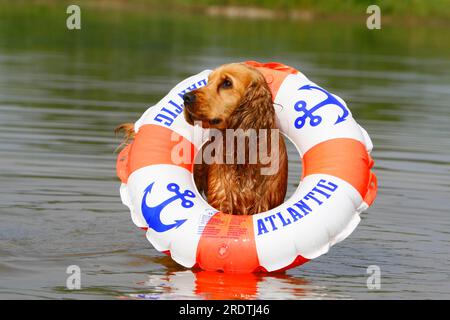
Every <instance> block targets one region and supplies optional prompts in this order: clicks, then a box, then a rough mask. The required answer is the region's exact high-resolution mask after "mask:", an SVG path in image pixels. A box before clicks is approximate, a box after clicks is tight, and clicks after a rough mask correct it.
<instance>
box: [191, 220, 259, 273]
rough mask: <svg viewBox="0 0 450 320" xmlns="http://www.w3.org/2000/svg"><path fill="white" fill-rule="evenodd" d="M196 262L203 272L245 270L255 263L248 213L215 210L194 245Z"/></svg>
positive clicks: (244, 271) (251, 228)
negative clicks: (240, 213)
mask: <svg viewBox="0 0 450 320" xmlns="http://www.w3.org/2000/svg"><path fill="white" fill-rule="evenodd" d="M197 263H198V266H199V267H200V268H202V269H203V270H207V271H217V270H221V271H224V272H235V273H248V272H253V271H254V270H255V269H256V268H257V267H258V266H259V260H258V254H257V252H256V244H255V236H254V232H253V218H252V216H237V215H231V214H225V213H222V212H218V213H216V214H215V215H214V216H212V217H211V219H209V221H208V223H207V225H206V226H205V229H204V230H203V233H202V236H201V237H200V241H199V243H198V247H197Z"/></svg>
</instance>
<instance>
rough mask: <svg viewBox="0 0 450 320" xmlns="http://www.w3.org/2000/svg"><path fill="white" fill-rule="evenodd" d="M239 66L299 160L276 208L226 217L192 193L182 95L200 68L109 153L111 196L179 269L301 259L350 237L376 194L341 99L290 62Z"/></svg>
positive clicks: (362, 135) (364, 143)
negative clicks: (257, 85) (299, 171)
mask: <svg viewBox="0 0 450 320" xmlns="http://www.w3.org/2000/svg"><path fill="white" fill-rule="evenodd" d="M246 63H247V64H248V65H251V66H253V67H255V68H257V69H258V70H259V71H261V72H262V74H263V75H264V76H265V79H266V81H267V83H268V85H269V87H270V89H271V92H272V96H273V98H274V106H275V108H276V116H277V123H278V127H279V128H280V130H281V132H282V133H284V134H285V135H286V136H287V137H288V138H289V139H290V140H291V141H292V142H293V143H294V145H295V146H296V147H297V149H298V151H299V153H300V155H301V158H302V163H303V175H302V179H301V183H300V185H299V186H298V188H297V190H296V191H295V192H294V194H293V195H292V196H291V197H290V198H289V199H287V200H286V201H285V202H284V203H283V204H282V205H280V206H278V207H277V208H274V209H272V210H269V211H267V212H263V213H259V214H256V215H252V216H237V215H229V214H224V213H221V212H218V211H217V210H216V209H214V208H213V207H211V206H210V205H209V204H208V203H207V202H206V201H205V200H204V199H203V198H202V196H201V195H200V194H199V193H198V191H197V189H196V187H195V184H194V180H193V174H192V168H193V162H194V161H193V159H194V157H195V154H196V152H197V151H198V150H199V149H200V148H201V146H202V144H203V143H204V142H205V141H204V140H203V141H195V140H196V139H194V133H195V130H196V129H194V128H195V127H193V126H191V125H190V124H188V123H187V122H186V121H185V119H184V116H183V114H182V112H183V94H184V93H186V92H188V91H191V90H194V89H196V88H198V87H201V86H203V85H206V83H207V81H208V75H209V73H210V72H211V71H210V70H205V71H203V72H200V73H199V74H197V75H194V76H192V77H189V78H188V79H186V80H184V81H182V82H181V83H179V84H178V85H176V86H175V87H174V88H173V89H172V90H171V91H170V92H169V93H168V94H167V95H166V96H165V97H164V98H163V99H162V100H161V101H159V102H158V103H157V104H156V105H154V106H152V107H151V108H149V109H148V110H147V111H146V112H145V113H144V114H143V115H142V117H141V118H140V119H139V120H138V121H137V122H136V123H135V132H136V135H135V139H134V141H133V142H132V143H131V144H130V145H128V146H127V147H126V148H125V149H123V150H122V151H121V153H120V154H119V156H118V159H117V175H118V177H119V178H120V179H121V181H122V185H121V187H120V195H121V198H122V202H123V203H124V204H125V205H127V206H128V207H129V209H130V211H131V217H132V220H133V222H134V223H135V224H136V225H137V226H138V227H141V228H143V229H145V230H146V235H147V239H148V240H149V241H150V242H151V243H152V245H153V246H154V247H155V248H156V249H157V250H159V251H162V252H165V253H168V254H170V256H171V257H172V258H173V259H174V260H175V261H176V262H178V263H179V264H181V265H183V266H185V267H194V266H197V267H200V268H202V269H204V270H222V271H224V272H256V271H267V272H271V271H279V270H285V269H288V268H292V267H294V266H297V265H300V264H303V263H305V262H306V261H308V260H310V259H314V258H316V257H318V256H320V255H322V254H324V253H326V252H327V251H328V250H329V248H330V247H331V246H333V245H334V244H336V243H337V242H340V241H342V240H343V239H345V238H346V237H347V236H348V235H350V234H351V233H352V232H353V230H354V229H355V228H356V226H357V225H358V223H359V221H360V217H359V214H360V213H361V212H362V211H363V210H365V209H367V208H368V207H369V205H371V204H372V202H373V201H374V199H375V196H376V191H377V180H376V176H375V175H374V173H373V172H371V170H370V169H371V167H372V166H373V160H372V158H371V157H370V154H369V153H370V151H371V150H372V142H371V140H370V138H369V136H368V134H367V132H366V131H365V130H364V129H363V128H362V127H361V126H359V125H358V124H357V123H356V121H355V120H354V119H353V117H352V115H351V112H350V110H349V109H348V108H347V106H346V104H345V102H344V101H343V100H342V99H341V98H339V97H338V96H336V95H334V94H331V93H329V92H328V91H326V90H325V89H323V88H321V87H319V86H318V85H316V84H315V83H313V82H311V81H310V80H309V79H308V78H306V77H305V76H304V75H303V74H302V73H300V72H299V71H297V70H295V69H293V68H291V67H288V66H285V65H282V64H279V63H265V64H262V63H258V62H254V61H249V62H246ZM280 106H282V107H280ZM197 130H198V129H197ZM200 130H201V129H200ZM174 136H176V137H178V138H176V139H174ZM180 143H184V144H186V145H188V146H189V147H190V149H191V150H192V152H191V155H190V156H189V157H188V158H189V159H188V160H187V161H184V162H183V161H182V162H179V161H174V160H173V159H172V158H173V157H171V152H172V151H173V148H174V147H176V146H177V145H179V144H180Z"/></svg>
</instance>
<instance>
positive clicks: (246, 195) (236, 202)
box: [115, 63, 288, 215]
mask: <svg viewBox="0 0 450 320" xmlns="http://www.w3.org/2000/svg"><path fill="white" fill-rule="evenodd" d="M183 101H184V111H183V112H184V117H185V119H186V121H187V122H188V123H189V124H191V125H196V124H200V125H201V126H202V127H203V128H208V129H210V130H211V129H215V130H216V131H219V132H220V133H222V134H221V136H222V137H223V138H222V141H221V142H220V143H221V145H222V148H218V149H219V150H214V152H213V155H214V159H215V160H216V161H213V162H212V163H207V162H205V161H203V162H202V163H199V164H194V168H193V172H194V181H195V184H196V186H197V189H198V191H199V192H200V193H203V194H204V195H205V197H206V200H207V202H208V203H209V204H210V205H211V206H212V207H214V208H215V209H217V210H220V211H221V212H223V213H228V214H235V215H252V214H256V213H259V212H264V211H267V210H270V209H272V208H275V207H277V206H278V205H280V204H281V203H283V201H284V198H285V195H286V190H287V178H288V177H287V176H288V159H287V151H286V146H285V143H284V139H283V137H282V136H281V135H279V134H276V137H275V138H273V137H272V136H273V133H274V132H275V133H278V129H277V127H276V121H275V109H274V107H273V101H272V94H271V92H270V89H269V87H268V85H267V83H266V80H265V78H264V76H263V75H262V74H261V73H260V72H259V71H258V70H257V69H255V68H253V67H251V66H248V65H246V64H243V63H231V64H226V65H223V66H220V67H219V68H217V69H215V70H213V71H212V72H211V74H210V75H209V77H208V83H207V85H206V86H204V87H201V88H199V89H196V90H193V91H190V92H188V93H186V94H184V96H183ZM229 129H231V130H232V131H235V132H241V133H243V134H244V144H243V145H242V144H241V145H240V146H241V147H243V148H244V149H245V150H243V151H244V152H243V154H244V158H245V159H244V160H245V161H244V162H242V161H238V160H239V159H238V156H239V150H238V149H239V145H238V143H237V141H234V139H233V142H232V145H231V148H230V145H229V144H227V143H226V139H225V138H224V137H226V131H229ZM252 129H253V132H256V133H259V132H262V131H264V130H266V131H267V133H266V134H265V135H261V134H259V135H258V136H257V140H256V141H257V145H258V147H260V146H261V145H263V146H266V150H265V151H266V152H263V154H265V155H266V157H261V156H260V154H258V156H257V157H256V161H253V162H251V161H249V160H250V158H251V157H252V156H254V154H252V152H251V151H252V150H251V149H250V146H251V145H250V139H246V138H245V137H246V136H247V133H248V132H249V130H252ZM121 131H123V132H124V135H125V138H124V140H123V142H122V143H121V145H120V146H119V147H118V148H120V147H122V146H123V145H126V144H127V143H128V142H130V141H131V140H132V139H133V138H134V124H132V123H124V124H121V125H119V126H118V127H117V128H116V129H115V132H116V134H117V133H118V132H121ZM247 138H248V136H247ZM253 141H255V140H253ZM274 142H275V147H273V143H274ZM210 143H212V141H211V140H210V141H209V142H207V143H206V144H205V145H204V146H203V148H202V150H200V152H203V151H204V150H206V148H207V147H208V145H209V144H210ZM241 151H242V150H241ZM253 151H254V149H253ZM258 151H260V150H258ZM253 153H254V152H253ZM241 155H242V153H241ZM203 158H204V157H203ZM254 158H255V157H253V159H254ZM230 160H231V161H230ZM267 160H269V161H267ZM273 167H275V168H276V169H277V170H275V172H271V173H270V174H266V173H264V169H267V168H273ZM269 171H270V170H269Z"/></svg>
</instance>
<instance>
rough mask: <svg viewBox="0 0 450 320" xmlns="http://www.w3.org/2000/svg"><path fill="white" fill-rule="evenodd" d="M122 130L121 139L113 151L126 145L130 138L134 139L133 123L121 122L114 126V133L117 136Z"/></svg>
mask: <svg viewBox="0 0 450 320" xmlns="http://www.w3.org/2000/svg"><path fill="white" fill-rule="evenodd" d="M121 132H123V140H122V142H121V143H120V145H119V146H118V147H117V148H116V150H115V152H117V151H119V150H120V149H122V148H123V147H125V146H126V145H128V144H129V143H130V142H131V140H133V139H134V135H135V132H134V123H122V124H120V125H118V126H117V127H115V128H114V134H115V135H116V136H117V135H119V134H120V133H121Z"/></svg>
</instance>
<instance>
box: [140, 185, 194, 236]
mask: <svg viewBox="0 0 450 320" xmlns="http://www.w3.org/2000/svg"><path fill="white" fill-rule="evenodd" d="M153 184H154V182H152V183H151V184H150V185H149V186H148V187H147V188H146V189H145V190H144V197H143V198H142V203H141V210H142V215H143V216H144V218H145V221H147V224H148V226H149V227H150V228H152V229H153V230H155V231H156V232H165V231H168V230H170V229H173V228H178V227H180V226H181V225H182V224H183V223H185V222H186V220H187V219H182V220H175V222H174V223H172V224H164V223H163V222H162V221H161V211H162V210H163V209H164V208H165V207H166V206H168V205H169V204H170V203H171V202H173V201H175V200H177V199H181V205H182V206H183V207H184V208H192V207H193V206H194V202H192V201H191V200H188V199H186V197H189V198H195V194H194V193H193V192H192V191H190V190H186V191H184V192H183V193H181V192H180V186H179V185H177V184H176V183H169V184H168V185H167V190H169V191H170V192H173V193H175V195H174V196H172V197H171V198H169V199H167V200H166V201H164V202H162V203H160V204H159V205H157V206H156V207H149V206H148V205H147V195H148V194H149V193H150V192H151V191H152V188H153Z"/></svg>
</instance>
